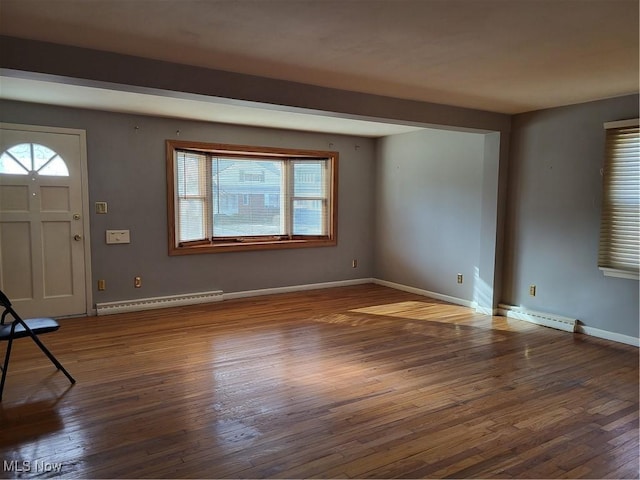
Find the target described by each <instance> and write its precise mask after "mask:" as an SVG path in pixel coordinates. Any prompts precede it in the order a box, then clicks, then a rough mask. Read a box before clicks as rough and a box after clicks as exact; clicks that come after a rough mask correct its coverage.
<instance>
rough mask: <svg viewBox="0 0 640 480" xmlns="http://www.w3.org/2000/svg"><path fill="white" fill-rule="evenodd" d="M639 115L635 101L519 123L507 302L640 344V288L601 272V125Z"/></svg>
mask: <svg viewBox="0 0 640 480" xmlns="http://www.w3.org/2000/svg"><path fill="white" fill-rule="evenodd" d="M637 116H638V96H637V95H632V96H627V97H619V98H614V99H609V100H603V101H598V102H590V103H585V104H581V105H574V106H569V107H563V108H556V109H550V110H543V111H538V112H532V113H527V114H522V115H516V116H515V117H514V119H513V123H512V135H511V152H510V157H509V162H510V163H509V182H508V207H507V209H508V210H507V228H506V245H505V259H504V260H505V262H504V276H503V279H504V287H503V295H502V297H503V300H504V302H505V303H508V304H512V305H518V306H524V307H527V308H530V309H533V310H540V311H544V312H549V313H555V314H560V315H566V316H570V317H572V318H578V319H579V320H580V321H582V322H583V323H584V324H585V325H587V326H589V327H593V328H598V329H602V330H607V331H611V332H617V333H622V334H624V335H630V336H633V337H638V330H639V328H638V281H637V280H626V279H620V278H611V277H605V276H604V275H603V274H602V273H601V272H600V270H599V269H598V265H597V257H598V255H597V252H598V241H599V231H600V209H601V208H600V204H601V199H602V177H601V175H600V169H601V168H602V166H603V159H604V130H603V123H604V122H608V121H613V120H621V119H627V118H636V117H637ZM531 284H535V285H537V295H536V296H535V297H531V296H529V293H528V289H529V285H531Z"/></svg>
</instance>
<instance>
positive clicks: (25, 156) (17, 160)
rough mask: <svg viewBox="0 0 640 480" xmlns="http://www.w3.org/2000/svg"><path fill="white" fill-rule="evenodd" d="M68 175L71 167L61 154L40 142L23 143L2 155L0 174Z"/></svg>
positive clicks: (0, 157)
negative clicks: (68, 166)
mask: <svg viewBox="0 0 640 480" xmlns="http://www.w3.org/2000/svg"><path fill="white" fill-rule="evenodd" d="M3 173H4V174H8V175H34V174H37V175H47V176H53V177H68V176H69V169H68V168H67V164H66V163H65V161H64V160H63V159H62V157H61V156H60V155H58V154H57V153H56V152H54V151H53V150H51V149H50V148H49V147H45V146H44V145H40V144H38V143H21V144H19V145H15V146H13V147H11V148H9V149H7V150H5V151H4V152H2V155H0V174H3Z"/></svg>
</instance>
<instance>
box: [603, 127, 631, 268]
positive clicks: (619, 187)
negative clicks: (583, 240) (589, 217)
mask: <svg viewBox="0 0 640 480" xmlns="http://www.w3.org/2000/svg"><path fill="white" fill-rule="evenodd" d="M605 128H606V148H605V162H604V169H603V199H602V219H601V224H600V249H599V255H598V266H599V267H600V269H601V270H602V271H603V272H604V274H605V275H610V276H617V277H623V278H636V279H637V278H638V270H639V266H640V128H639V127H638V120H637V119H635V120H629V121H622V122H611V123H608V124H605Z"/></svg>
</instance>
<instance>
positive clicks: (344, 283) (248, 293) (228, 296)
mask: <svg viewBox="0 0 640 480" xmlns="http://www.w3.org/2000/svg"><path fill="white" fill-rule="evenodd" d="M365 283H373V279H372V278H355V279H353V280H338V281H335V282H322V283H308V284H305V285H290V286H287V287H274V288H261V289H259V290H244V291H241V292H229V293H224V294H223V295H222V296H223V298H224V300H233V299H235V298H247V297H259V296H262V295H276V294H278V293H290V292H302V291H305V290H319V289H324V288H336V287H349V286H351V285H363V284H365Z"/></svg>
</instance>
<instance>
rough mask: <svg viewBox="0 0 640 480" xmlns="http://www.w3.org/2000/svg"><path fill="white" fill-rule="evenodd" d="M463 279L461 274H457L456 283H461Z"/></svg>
mask: <svg viewBox="0 0 640 480" xmlns="http://www.w3.org/2000/svg"><path fill="white" fill-rule="evenodd" d="M463 279H464V277H463V276H462V274H461V273H459V274H458V283H462V281H463Z"/></svg>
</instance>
